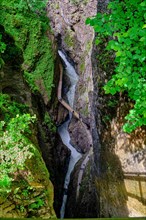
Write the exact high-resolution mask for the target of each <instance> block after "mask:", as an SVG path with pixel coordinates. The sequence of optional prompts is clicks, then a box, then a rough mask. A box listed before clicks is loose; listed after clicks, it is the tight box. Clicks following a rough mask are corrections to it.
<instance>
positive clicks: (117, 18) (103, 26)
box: [86, 0, 146, 132]
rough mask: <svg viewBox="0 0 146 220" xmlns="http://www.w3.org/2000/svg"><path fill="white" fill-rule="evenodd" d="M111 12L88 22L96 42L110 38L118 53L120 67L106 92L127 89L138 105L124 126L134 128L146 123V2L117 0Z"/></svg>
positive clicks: (127, 128) (130, 129)
mask: <svg viewBox="0 0 146 220" xmlns="http://www.w3.org/2000/svg"><path fill="white" fill-rule="evenodd" d="M108 9H109V11H110V12H108V13H104V14H101V13H98V14H97V15H96V17H94V18H88V19H87V21H86V23H87V24H90V25H91V26H93V27H94V30H95V32H97V33H98V36H97V39H96V44H97V45H98V44H100V43H101V42H103V41H104V39H105V38H108V39H109V41H108V44H107V47H106V49H107V50H110V51H113V52H114V53H115V63H116V69H115V73H114V74H113V76H112V78H111V80H109V81H108V82H107V84H106V85H105V86H104V90H105V93H106V94H108V93H111V94H112V95H114V94H115V93H116V92H127V94H128V96H129V98H130V99H131V100H133V101H134V108H133V109H131V110H130V112H129V114H128V115H127V116H126V117H125V119H126V120H127V122H126V124H125V125H124V127H123V129H124V131H125V132H131V131H133V130H134V129H136V128H137V127H140V126H142V125H146V65H145V60H146V2H145V1H142V0H137V1H135V0H124V1H120V0H113V1H111V2H110V3H109V5H108Z"/></svg>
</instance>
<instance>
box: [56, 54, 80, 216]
mask: <svg viewBox="0 0 146 220" xmlns="http://www.w3.org/2000/svg"><path fill="white" fill-rule="evenodd" d="M58 53H59V55H60V57H61V58H62V60H63V61H64V63H65V74H66V75H67V76H68V77H69V79H70V83H71V86H70V88H69V91H68V92H67V94H66V95H67V99H68V103H69V105H70V106H71V107H72V108H73V104H74V97H75V89H76V84H77V82H78V75H77V73H76V71H75V69H74V67H73V66H72V65H71V64H70V63H69V62H68V60H67V59H66V56H65V55H64V53H63V52H62V51H60V50H59V51H58ZM71 118H72V113H70V112H69V119H68V120H67V121H65V122H64V123H63V124H62V125H61V126H59V127H58V133H59V135H60V137H61V139H62V142H63V143H64V144H65V145H66V146H67V148H68V149H70V151H71V155H70V161H69V165H68V170H67V173H66V176H65V181H64V194H63V201H62V206H61V210H60V218H64V214H65V206H66V202H67V191H68V186H69V182H70V175H71V173H72V171H73V169H74V167H75V164H76V163H77V162H78V160H79V159H80V158H81V157H82V154H80V153H79V152H77V151H76V149H75V148H74V147H73V146H72V145H71V144H70V141H71V139H70V135H69V132H68V126H69V123H70V120H71Z"/></svg>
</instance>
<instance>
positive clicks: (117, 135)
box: [0, 0, 146, 219]
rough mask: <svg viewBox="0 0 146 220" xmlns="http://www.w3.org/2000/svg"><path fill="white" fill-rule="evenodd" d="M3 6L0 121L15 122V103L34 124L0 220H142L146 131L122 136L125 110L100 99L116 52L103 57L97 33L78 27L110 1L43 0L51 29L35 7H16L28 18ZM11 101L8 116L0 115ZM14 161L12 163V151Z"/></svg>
mask: <svg viewBox="0 0 146 220" xmlns="http://www.w3.org/2000/svg"><path fill="white" fill-rule="evenodd" d="M2 2H3V4H4V9H3V8H2V15H3V19H2V24H1V26H0V27H1V30H2V31H1V34H2V42H4V43H5V44H7V47H6V51H4V53H2V59H3V60H4V63H3V67H2V70H1V71H0V80H1V83H0V92H1V93H0V95H2V96H0V104H1V102H3V95H5V94H7V95H8V96H9V99H8V101H6V103H4V105H2V110H1V109H0V119H2V121H3V120H4V114H3V112H5V111H6V116H7V113H9V109H10V110H11V109H12V111H13V112H14V113H16V114H17V111H18V109H17V108H16V107H17V105H18V106H19V104H20V109H21V108H22V107H21V104H22V105H23V106H25V109H26V113H28V114H30V115H33V116H34V115H35V117H36V121H35V122H33V123H31V124H30V134H29V132H28V133H26V134H25V135H24V137H26V138H27V140H28V143H31V144H32V145H33V149H34V152H33V153H34V154H33V156H32V157H31V158H27V160H26V161H25V163H24V167H23V169H19V168H18V169H16V170H15V169H14V172H13V173H10V177H12V178H13V181H12V183H11V188H8V189H9V190H7V192H6V191H5V190H4V191H3V192H4V193H2V194H0V217H7V218H8V217H12V218H16V217H17V218H21V217H24V218H29V217H33V218H38V217H41V218H49V219H52V218H54V219H56V216H57V217H58V218H87V219H88V218H97V217H99V218H100V217H107V218H108V217H109V218H110V217H141V216H146V129H145V127H144V126H143V127H141V128H138V129H136V130H135V131H134V132H132V133H130V134H128V133H125V132H123V130H122V126H123V124H124V121H125V119H124V117H125V115H126V114H127V112H128V111H129V109H130V107H131V103H130V102H129V100H127V96H124V94H119V95H114V96H111V95H105V93H104V91H103V85H104V84H105V82H107V81H108V80H109V78H110V77H111V75H112V73H113V71H114V64H113V57H114V54H113V53H108V52H106V53H105V51H104V48H105V44H107V42H106V40H105V42H103V44H102V45H100V46H99V45H98V46H96V44H95V38H96V36H95V33H94V30H93V28H92V27H90V26H89V25H86V24H85V21H86V19H87V18H88V17H92V16H95V15H96V14H97V12H105V11H107V7H106V6H107V4H108V2H109V0H49V1H48V3H47V17H48V19H49V23H48V20H47V23H43V21H42V20H41V17H39V16H40V15H39V14H37V13H36V11H35V5H33V6H34V10H33V11H31V10H32V8H29V7H28V8H27V7H26V5H27V4H26V5H25V4H24V5H25V6H24V5H23V4H22V5H21V3H22V1H21V2H19V0H15V1H14V2H16V3H20V4H19V5H20V6H21V7H24V9H25V10H26V14H25V13H24V11H25V10H22V8H21V7H20V10H18V4H16V7H14V6H15V4H14V5H13V7H14V11H13V10H11V7H12V5H11V1H7V2H8V3H9V4H8V5H7V2H6V1H4V0H2ZM12 2H13V1H12ZM26 2H30V3H31V1H26ZM32 2H35V1H32ZM39 2H40V1H38V4H39ZM5 7H8V10H7V11H6V10H5ZM26 8H27V9H26ZM14 12H15V13H14ZM17 12H18V14H17ZM32 12H33V13H32ZM20 18H21V19H20ZM29 25H30V26H29ZM45 26H47V28H46V29H45ZM48 27H49V30H48ZM46 30H47V32H46ZM0 61H1V60H0ZM1 97H2V98H1ZM13 101H14V102H15V103H14V106H15V107H14V106H13V105H12V107H14V110H13V108H9V107H8V108H6V107H7V105H8V103H9V102H10V103H12V102H13ZM3 106H4V107H3ZM24 112H25V110H24ZM1 113H2V114H1ZM22 113H23V112H21V114H22ZM21 114H20V115H21ZM11 117H12V118H15V115H13V114H12V112H11V111H10V120H11ZM18 117H19V115H18V114H17V116H16V119H17V118H18ZM12 121H13V119H12ZM17 127H18V125H17ZM13 130H14V129H13ZM21 133H22V132H21ZM4 134H5V130H4ZM1 137H2V136H1V134H0V138H1ZM4 137H5V135H3V137H2V138H4ZM6 141H7V140H6ZM1 143H2V145H3V143H4V142H1ZM28 146H29V144H28ZM14 147H15V145H14ZM4 149H5V146H4ZM0 150H1V149H0ZM31 151H32V149H31V148H30V149H28V150H27V152H31ZM1 152H2V153H3V152H4V150H3V149H2V151H1ZM27 152H26V153H27ZM13 154H14V156H16V158H17V155H16V150H15V148H14V152H13ZM13 154H12V155H13ZM28 154H29V153H28ZM20 156H21V154H20ZM22 158H23V154H22ZM19 159H20V158H19ZM0 161H1V158H0ZM3 161H4V162H5V155H4V157H3V158H2V162H3ZM16 161H17V160H16ZM8 162H9V161H8ZM0 169H1V167H0ZM1 170H3V167H2V169H1ZM1 170H0V171H1ZM0 175H1V174H0ZM0 187H1V185H0ZM2 187H3V186H2ZM2 189H3V188H2ZM0 190H1V188H0Z"/></svg>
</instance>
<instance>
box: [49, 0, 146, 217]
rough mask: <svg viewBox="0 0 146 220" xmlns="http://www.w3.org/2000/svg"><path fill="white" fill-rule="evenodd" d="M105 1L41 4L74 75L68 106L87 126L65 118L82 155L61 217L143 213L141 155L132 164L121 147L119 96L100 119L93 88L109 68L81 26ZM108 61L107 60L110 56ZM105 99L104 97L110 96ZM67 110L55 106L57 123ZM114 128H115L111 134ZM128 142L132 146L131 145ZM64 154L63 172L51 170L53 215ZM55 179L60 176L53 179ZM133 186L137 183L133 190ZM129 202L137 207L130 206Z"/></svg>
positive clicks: (57, 205) (100, 106)
mask: <svg viewBox="0 0 146 220" xmlns="http://www.w3.org/2000/svg"><path fill="white" fill-rule="evenodd" d="M107 3H108V1H104V2H103V1H98V2H97V1H95V0H91V1H90V0H89V1H76V2H74V1H69V0H64V1H59V0H58V1H53V0H50V1H49V3H48V8H47V10H48V17H49V19H50V23H51V27H52V29H53V32H54V36H55V38H56V41H57V42H58V47H59V49H61V50H63V51H64V52H65V53H66V57H67V59H68V60H69V61H70V62H71V63H72V64H73V65H74V67H75V70H76V71H77V73H78V75H79V80H78V83H77V86H76V91H75V100H74V105H73V109H75V111H77V112H78V113H79V114H80V116H81V117H82V118H83V119H84V121H85V122H86V124H87V125H88V126H86V125H83V124H82V123H80V121H79V120H77V119H76V118H75V117H73V118H72V119H71V121H70V124H69V132H70V137H71V144H72V145H73V146H74V147H75V148H76V149H77V150H78V151H80V152H82V154H83V156H82V159H80V161H79V162H78V163H77V165H76V166H75V168H74V170H73V172H72V174H71V181H70V184H69V189H68V198H67V204H66V212H65V217H71V218H75V217H76V218H78V217H80V218H84V217H85V218H88V217H117V216H119V217H120V216H121V217H126V216H144V215H145V211H144V210H145V202H144V201H145V187H144V186H145V179H144V180H143V175H144V173H145V171H146V167H145V165H144V164H145V163H144V161H145V159H144V156H141V161H140V163H139V162H138V163H137V165H136V164H135V165H134V163H133V162H134V161H135V160H134V155H133V153H132V151H131V153H130V152H129V153H128V154H127V153H126V148H127V147H128V148H130V146H131V144H132V143H131V141H130V140H128V139H129V138H130V136H129V135H126V134H122V132H121V131H120V130H118V129H119V128H118V127H119V124H117V123H116V122H117V121H118V120H119V116H118V115H120V114H119V112H118V111H120V112H121V115H123V116H124V111H125V110H123V113H122V108H123V107H124V106H123V107H122V99H121V107H119V109H115V110H114V112H113V113H111V114H112V115H115V118H114V117H113V120H112V122H111V124H110V125H108V127H106V126H105V124H104V123H105V122H104V117H106V116H105V115H104V114H107V115H108V112H107V111H108V110H107V109H105V107H104V106H105V102H106V98H105V100H104V98H103V97H101V96H100V95H98V92H99V91H100V89H101V88H100V86H101V85H102V83H103V82H104V81H105V79H106V77H107V74H108V73H109V72H110V71H111V72H112V69H113V67H112V65H110V64H107V65H108V68H109V69H108V70H105V69H104V68H102V64H101V63H100V62H99V61H97V60H96V56H97V53H98V52H99V53H102V48H96V47H93V44H94V37H95V36H94V31H93V29H92V28H91V27H89V26H86V25H85V20H86V18H87V17H91V16H95V15H96V13H97V11H101V12H104V11H106V6H107ZM109 59H111V60H112V57H110V58H109ZM63 83H64V94H65V93H66V91H67V88H68V87H69V84H70V82H69V79H67V78H66V76H64V81H63ZM108 98H109V99H110V97H108ZM111 110H112V109H110V110H109V112H110V111H111ZM67 114H68V113H67V111H66V109H65V108H64V107H62V106H61V105H60V106H59V111H58V121H59V123H63V122H64V121H65V118H66V117H67ZM119 121H120V120H119ZM121 123H122V118H121ZM115 129H116V130H115ZM115 132H117V133H116V135H115ZM143 134H144V136H143V137H145V131H143ZM123 135H124V136H123ZM128 136H129V137H128ZM143 137H142V138H141V139H139V144H138V145H139V147H140V148H141V150H140V149H139V150H140V151H139V152H138V151H137V153H138V155H144V154H145V153H144V152H145V144H144V142H143V140H144V138H143ZM123 141H124V142H123ZM126 142H127V144H126V145H125V143H126ZM57 143H58V145H57V147H56V149H55V151H56V152H60V146H61V148H62V147H63V149H64V151H65V152H68V149H66V148H65V146H62V143H61V142H57ZM132 145H133V148H134V149H135V150H136V148H137V147H136V145H135V144H132ZM126 146H127V147H126ZM135 150H134V151H135ZM58 155H59V154H58ZM69 155H70V153H69V152H68V153H66V156H67V157H66V156H64V160H63V159H62V158H61V161H62V162H63V161H64V162H63V163H64V168H63V169H64V173H63V174H59V172H60V168H59V170H58V171H57V172H58V174H57V179H58V180H57V179H56V180H55V182H56V183H57V184H58V183H59V182H60V185H59V188H60V190H59V189H58V188H57V187H58V185H57V186H54V187H55V205H54V206H55V210H56V212H57V213H58V216H59V215H60V214H59V210H60V208H61V201H62V197H63V179H64V178H65V173H66V172H67V165H66V164H68V162H65V161H67V160H68V159H67V158H68V156H69ZM65 158H66V159H65ZM59 160H60V159H59V158H58V161H57V164H60V162H59ZM129 160H130V161H131V162H130V164H133V165H130V164H129V162H128V161H129ZM132 161H133V162H132ZM142 163H143V165H142ZM57 166H58V165H57ZM130 166H131V168H132V167H133V166H134V170H133V171H134V173H138V171H139V172H140V173H141V175H142V181H141V180H139V181H140V184H141V188H140V189H138V186H137V184H138V182H137V181H138V179H139V178H140V177H138V179H137V176H136V175H135V176H133V174H132V170H131V168H130ZM65 167H66V168H65ZM115 167H116V169H115ZM126 173H127V174H126ZM130 173H131V174H130ZM131 175H132V176H131ZM59 178H61V179H62V180H59ZM140 179H141V178H140ZM56 183H55V184H56ZM133 187H137V188H135V190H136V191H135V192H134V191H133ZM61 188H62V190H61ZM139 190H140V191H139ZM139 193H140V194H141V195H142V197H141V199H138V196H136V195H138V194H139ZM135 204H136V205H137V206H138V208H136V207H135Z"/></svg>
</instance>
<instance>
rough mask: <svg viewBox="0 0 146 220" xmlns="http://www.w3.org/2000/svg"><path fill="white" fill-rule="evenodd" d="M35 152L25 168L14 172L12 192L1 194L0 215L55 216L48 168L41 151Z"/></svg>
mask: <svg viewBox="0 0 146 220" xmlns="http://www.w3.org/2000/svg"><path fill="white" fill-rule="evenodd" d="M33 154H34V155H33V156H32V158H31V159H28V160H27V161H26V164H25V167H24V169H23V170H19V169H18V170H17V172H15V173H14V174H13V179H14V180H13V182H12V185H11V192H9V193H2V194H1V197H0V204H1V209H0V217H11V218H12V217H42V218H43V217H45V218H55V213H54V210H53V186H52V183H51V182H50V180H49V173H48V170H47V168H46V166H45V163H44V161H43V160H42V157H41V154H40V153H39V151H38V150H37V149H35V150H34V152H33Z"/></svg>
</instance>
